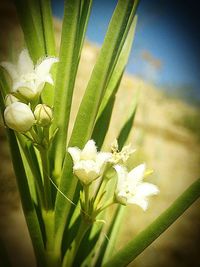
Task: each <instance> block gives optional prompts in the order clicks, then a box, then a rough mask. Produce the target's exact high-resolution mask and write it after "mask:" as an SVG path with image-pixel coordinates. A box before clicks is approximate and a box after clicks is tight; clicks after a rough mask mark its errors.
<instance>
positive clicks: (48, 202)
mask: <svg viewBox="0 0 200 267" xmlns="http://www.w3.org/2000/svg"><path fill="white" fill-rule="evenodd" d="M39 151H40V156H41V160H42V170H43V179H44V198H45V208H46V210H50V209H51V208H52V196H51V182H50V179H49V164H48V156H47V155H48V154H47V150H46V149H45V148H40V150H39Z"/></svg>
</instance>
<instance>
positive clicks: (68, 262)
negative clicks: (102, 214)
mask: <svg viewBox="0 0 200 267" xmlns="http://www.w3.org/2000/svg"><path fill="white" fill-rule="evenodd" d="M89 227H90V223H89V222H88V221H86V220H84V219H82V221H81V225H80V227H79V230H78V233H77V235H76V237H75V239H74V241H73V242H72V244H71V246H70V249H69V250H67V252H66V253H65V256H64V259H63V263H62V267H71V266H73V262H74V259H75V257H76V254H77V252H78V249H79V247H80V244H81V241H82V239H83V237H84V235H85V234H86V232H87V230H88V229H89Z"/></svg>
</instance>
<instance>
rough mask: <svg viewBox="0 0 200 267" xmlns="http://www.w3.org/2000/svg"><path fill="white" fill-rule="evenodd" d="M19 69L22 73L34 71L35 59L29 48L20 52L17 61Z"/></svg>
mask: <svg viewBox="0 0 200 267" xmlns="http://www.w3.org/2000/svg"><path fill="white" fill-rule="evenodd" d="M17 69H18V72H19V74H20V75H22V74H26V73H31V72H33V71H34V65H33V61H32V59H31V57H30V55H29V52H28V50H27V49H24V50H22V52H21V53H20V55H19V59H18V63H17Z"/></svg>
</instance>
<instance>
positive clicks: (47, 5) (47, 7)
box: [40, 0, 56, 56]
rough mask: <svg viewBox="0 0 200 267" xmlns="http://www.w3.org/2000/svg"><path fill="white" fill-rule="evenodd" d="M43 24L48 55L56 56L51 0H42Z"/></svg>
mask: <svg viewBox="0 0 200 267" xmlns="http://www.w3.org/2000/svg"><path fill="white" fill-rule="evenodd" d="M40 8H41V15H42V26H43V34H44V42H45V52H46V55H48V56H55V55H56V49H55V38H54V30H53V20H52V18H53V17H52V10H51V1H50V0H40Z"/></svg>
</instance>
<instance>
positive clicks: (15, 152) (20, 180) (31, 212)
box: [7, 129, 45, 266]
mask: <svg viewBox="0 0 200 267" xmlns="http://www.w3.org/2000/svg"><path fill="white" fill-rule="evenodd" d="M7 134H8V140H9V144H10V151H11V157H12V162H13V167H14V171H15V175H16V178H17V184H18V189H19V193H20V197H21V202H22V207H23V211H24V215H25V219H26V223H27V226H28V229H29V233H30V237H31V240H32V244H33V248H34V251H35V255H36V258H37V260H38V263H40V264H39V265H41V266H45V264H44V262H45V259H44V254H45V251H44V243H43V237H42V232H41V229H40V225H39V221H38V218H37V214H36V211H35V208H34V205H33V202H32V199H31V195H30V190H29V187H28V182H27V177H26V173H25V170H24V166H23V163H22V158H21V155H20V151H19V147H18V144H17V141H16V137H15V135H14V132H13V131H12V130H9V129H8V131H7Z"/></svg>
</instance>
